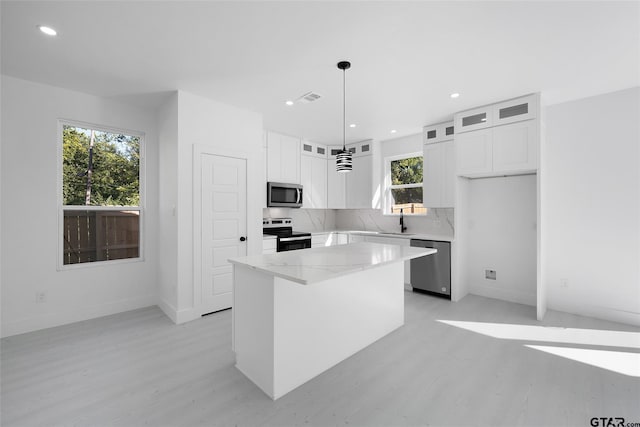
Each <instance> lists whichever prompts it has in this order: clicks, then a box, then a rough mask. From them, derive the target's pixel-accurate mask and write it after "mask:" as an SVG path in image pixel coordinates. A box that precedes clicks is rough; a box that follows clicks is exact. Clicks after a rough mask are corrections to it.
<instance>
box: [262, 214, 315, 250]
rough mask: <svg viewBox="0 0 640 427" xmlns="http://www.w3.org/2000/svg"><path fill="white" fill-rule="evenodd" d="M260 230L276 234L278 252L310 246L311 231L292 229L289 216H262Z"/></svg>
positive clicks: (291, 221)
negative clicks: (303, 231) (304, 231)
mask: <svg viewBox="0 0 640 427" xmlns="http://www.w3.org/2000/svg"><path fill="white" fill-rule="evenodd" d="M262 232H263V233H264V234H270V235H272V236H278V246H277V248H278V252H284V251H294V250H296V249H307V248H310V247H311V233H302V232H298V231H293V220H292V219H291V218H263V219H262Z"/></svg>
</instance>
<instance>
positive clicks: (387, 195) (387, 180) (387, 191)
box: [382, 151, 427, 216]
mask: <svg viewBox="0 0 640 427" xmlns="http://www.w3.org/2000/svg"><path fill="white" fill-rule="evenodd" d="M412 157H422V165H423V169H424V153H423V152H422V151H414V152H411V153H403V154H396V155H393V156H387V157H385V158H384V183H383V189H384V200H383V203H382V205H383V212H382V215H386V216H400V214H399V213H391V207H392V206H393V203H392V201H391V199H392V197H391V190H396V189H403V188H420V187H422V186H423V184H424V171H423V173H422V182H420V183H415V184H398V185H393V184H391V162H394V161H396V160H404V159H410V158H412ZM422 198H423V203H424V193H423V195H422ZM404 215H410V216H426V215H427V213H426V210H425V212H424V213H405V214H404Z"/></svg>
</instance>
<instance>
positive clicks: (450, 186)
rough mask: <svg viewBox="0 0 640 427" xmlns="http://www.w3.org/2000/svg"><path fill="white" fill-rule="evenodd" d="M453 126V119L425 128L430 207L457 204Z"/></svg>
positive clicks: (425, 171)
mask: <svg viewBox="0 0 640 427" xmlns="http://www.w3.org/2000/svg"><path fill="white" fill-rule="evenodd" d="M453 129H454V124H453V122H446V123H439V124H436V125H431V126H426V127H425V128H424V133H423V134H424V150H423V165H424V167H423V184H422V204H423V205H424V206H425V207H427V208H450V207H454V204H455V203H454V201H455V193H454V188H455V185H454V184H455V177H456V170H455V151H454V142H453V137H454V130H453Z"/></svg>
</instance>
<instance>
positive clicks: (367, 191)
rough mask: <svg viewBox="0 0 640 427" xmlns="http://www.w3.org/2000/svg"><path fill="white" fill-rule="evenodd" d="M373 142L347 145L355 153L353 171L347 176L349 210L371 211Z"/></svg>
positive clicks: (347, 205)
mask: <svg viewBox="0 0 640 427" xmlns="http://www.w3.org/2000/svg"><path fill="white" fill-rule="evenodd" d="M371 148H372V141H364V142H359V143H357V144H350V145H347V150H351V151H352V152H353V170H352V171H351V172H349V173H347V174H346V175H347V176H346V190H345V198H346V200H345V202H346V207H347V208H348V209H370V208H371V203H372V200H371V199H372V188H373V161H372V159H373V157H372V156H371Z"/></svg>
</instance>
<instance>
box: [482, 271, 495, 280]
mask: <svg viewBox="0 0 640 427" xmlns="http://www.w3.org/2000/svg"><path fill="white" fill-rule="evenodd" d="M484 278H485V279H489V280H496V271H495V270H485V271H484Z"/></svg>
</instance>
